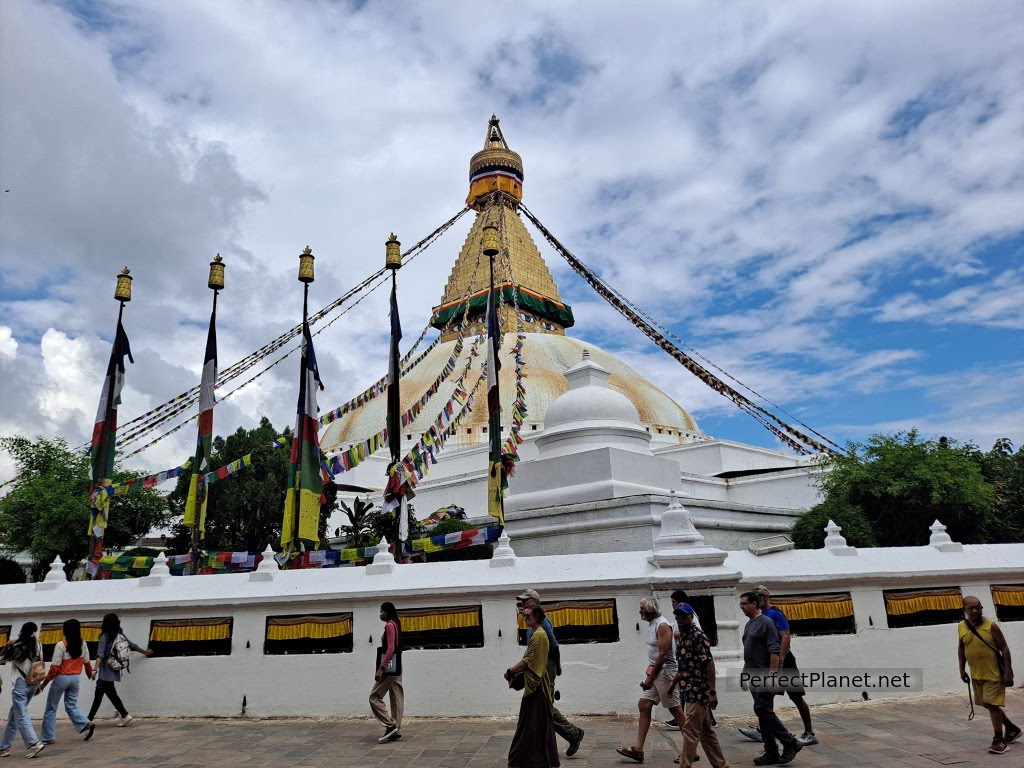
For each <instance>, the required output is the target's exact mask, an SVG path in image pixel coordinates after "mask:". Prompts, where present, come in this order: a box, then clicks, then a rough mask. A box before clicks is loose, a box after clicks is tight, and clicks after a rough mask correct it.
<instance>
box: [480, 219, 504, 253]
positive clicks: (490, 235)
mask: <svg viewBox="0 0 1024 768" xmlns="http://www.w3.org/2000/svg"><path fill="white" fill-rule="evenodd" d="M483 244H484V256H488V257H489V256H497V255H498V253H500V252H501V244H500V243H499V242H498V228H497V227H496V226H494V225H493V224H488V225H487V226H486V227H484V232H483Z"/></svg>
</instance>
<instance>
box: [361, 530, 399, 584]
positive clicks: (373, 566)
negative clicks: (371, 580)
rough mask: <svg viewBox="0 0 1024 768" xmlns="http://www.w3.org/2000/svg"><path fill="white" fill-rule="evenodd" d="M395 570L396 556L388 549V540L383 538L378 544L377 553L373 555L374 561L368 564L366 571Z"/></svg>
mask: <svg viewBox="0 0 1024 768" xmlns="http://www.w3.org/2000/svg"><path fill="white" fill-rule="evenodd" d="M393 570H395V556H394V555H392V554H391V552H390V551H389V550H388V540H387V539H385V538H383V537H382V538H381V540H380V542H378V544H377V554H376V555H374V556H373V562H372V563H370V564H369V565H368V566H366V573H367V574H368V575H369V574H374V573H391V572H392V571H393Z"/></svg>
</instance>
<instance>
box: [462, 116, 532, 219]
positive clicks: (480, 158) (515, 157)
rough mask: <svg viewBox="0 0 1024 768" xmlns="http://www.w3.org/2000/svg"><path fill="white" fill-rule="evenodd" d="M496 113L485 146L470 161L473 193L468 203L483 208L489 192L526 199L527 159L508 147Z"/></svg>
mask: <svg viewBox="0 0 1024 768" xmlns="http://www.w3.org/2000/svg"><path fill="white" fill-rule="evenodd" d="M498 123H499V120H498V118H497V116H496V115H491V119H490V120H489V121H488V123H487V136H486V137H485V139H484V148H483V149H481V150H480V151H479V152H477V153H476V154H475V155H473V159H472V160H470V161H469V196H468V197H467V198H466V205H469V206H472V207H473V208H475V209H476V210H478V211H481V210H483V208H484V205H485V202H484V200H483V199H482V198H485V197H486V196H487V194H488V193H490V192H494V191H495V190H499V189H500V190H501V191H502V192H507V193H508V194H509V195H511V196H512V197H513V198H514V199H515V200H522V199H523V158H521V157H520V156H519V153H518V152H513V151H512V150H511V149H509V148H508V142H506V141H505V136H504V134H502V132H501V127H500V126H499V125H498Z"/></svg>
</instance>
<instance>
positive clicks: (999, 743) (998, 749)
mask: <svg viewBox="0 0 1024 768" xmlns="http://www.w3.org/2000/svg"><path fill="white" fill-rule="evenodd" d="M1009 748H1010V747H1009V746H1008V745H1007V743H1006V742H1005V741H1003V740H1002V739H992V746H990V747H989V748H988V751H989V754H991V755H1001V754H1003V752H1006V751H1007V750H1008V749H1009Z"/></svg>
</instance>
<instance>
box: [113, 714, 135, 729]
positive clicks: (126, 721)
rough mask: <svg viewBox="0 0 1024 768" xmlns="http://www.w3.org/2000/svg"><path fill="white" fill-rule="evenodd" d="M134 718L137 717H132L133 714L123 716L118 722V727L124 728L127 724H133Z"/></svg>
mask: <svg viewBox="0 0 1024 768" xmlns="http://www.w3.org/2000/svg"><path fill="white" fill-rule="evenodd" d="M134 719H135V718H134V717H132V716H131V715H125V716H124V717H122V718H121V719H120V721H119V722H118V724H117V727H118V728H124V727H125V726H126V725H131V723H132V720H134Z"/></svg>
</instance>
